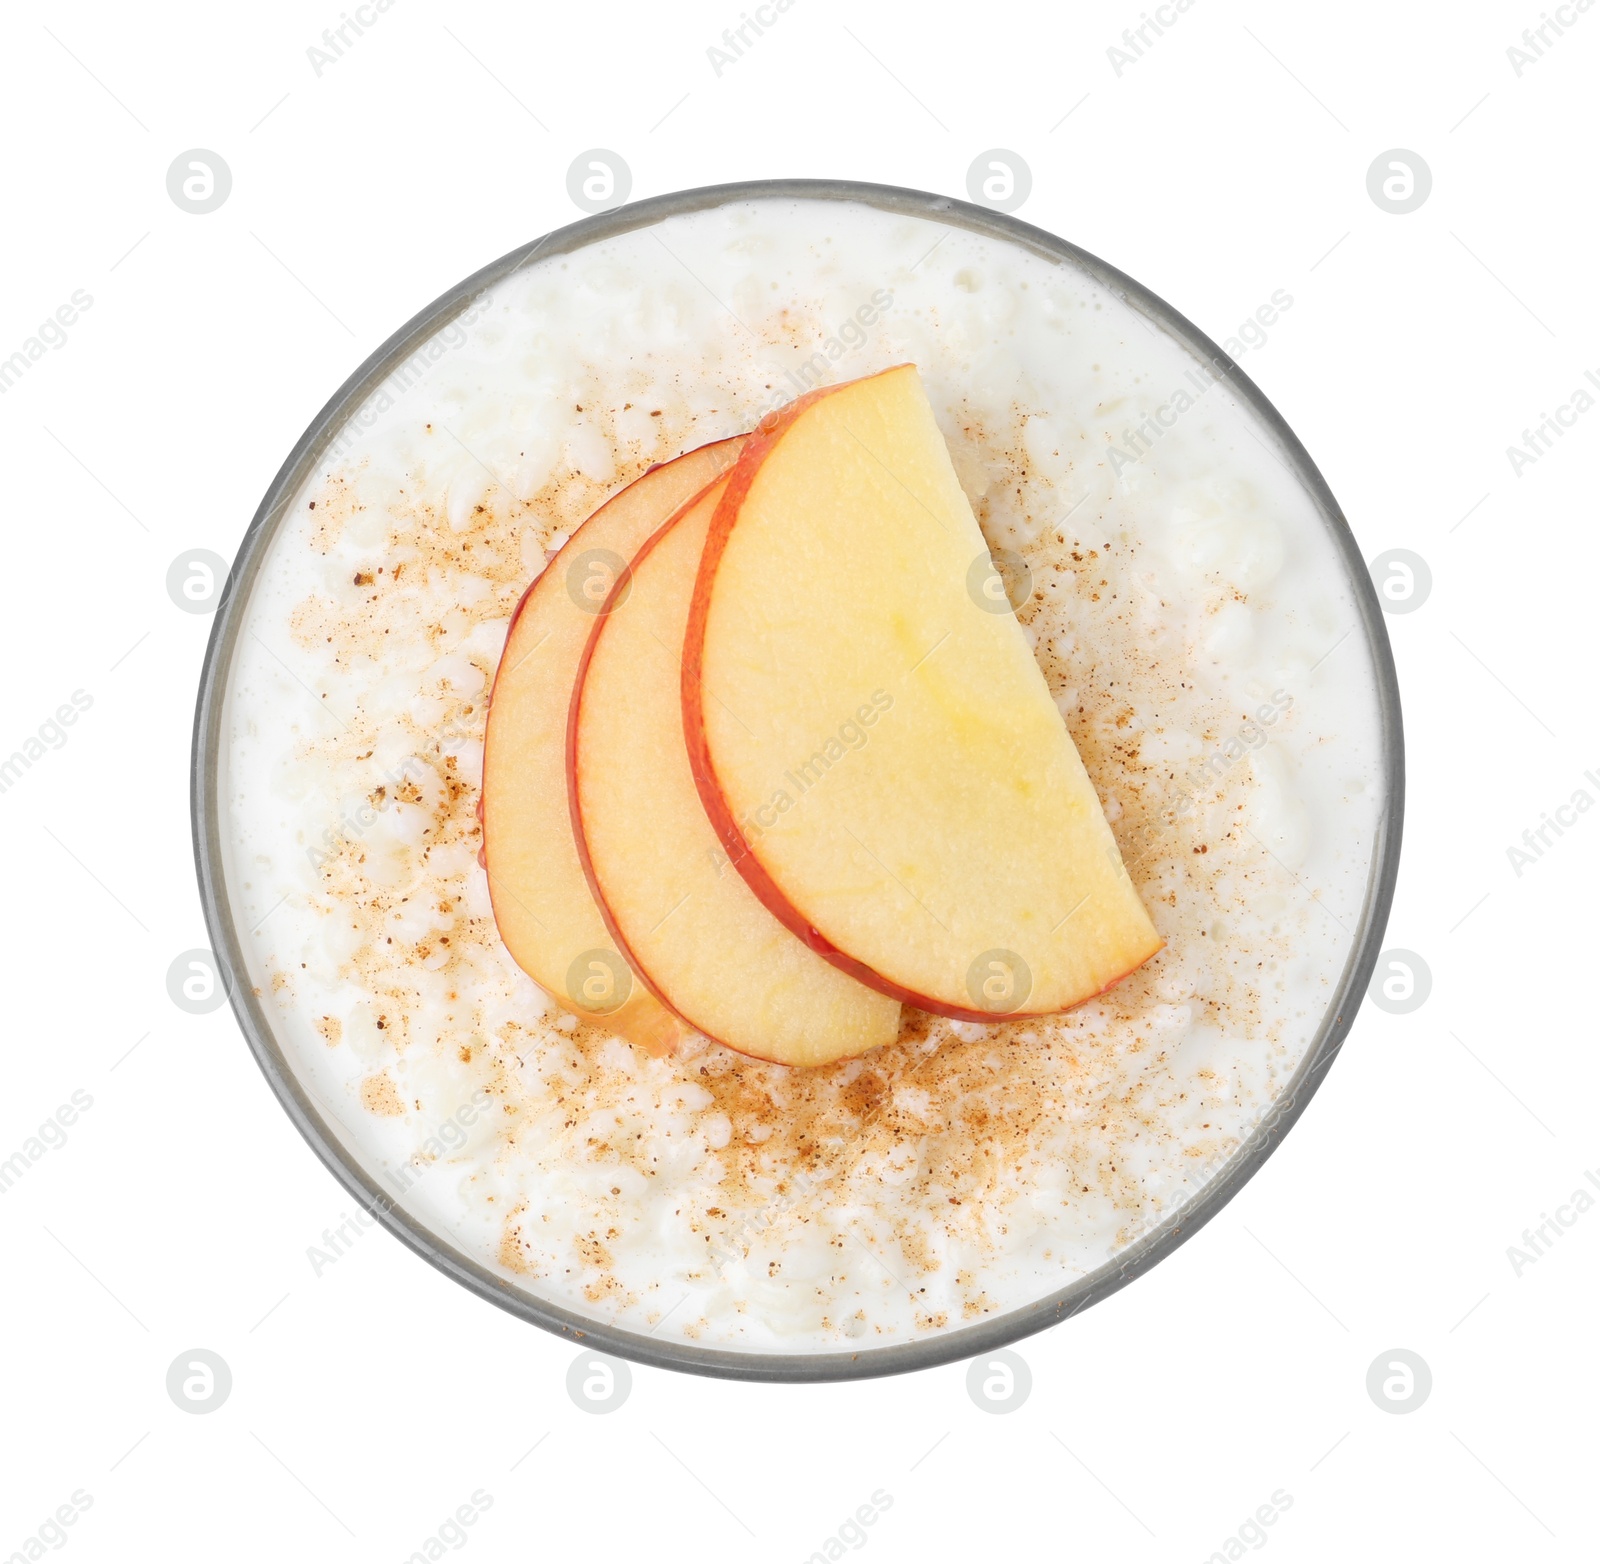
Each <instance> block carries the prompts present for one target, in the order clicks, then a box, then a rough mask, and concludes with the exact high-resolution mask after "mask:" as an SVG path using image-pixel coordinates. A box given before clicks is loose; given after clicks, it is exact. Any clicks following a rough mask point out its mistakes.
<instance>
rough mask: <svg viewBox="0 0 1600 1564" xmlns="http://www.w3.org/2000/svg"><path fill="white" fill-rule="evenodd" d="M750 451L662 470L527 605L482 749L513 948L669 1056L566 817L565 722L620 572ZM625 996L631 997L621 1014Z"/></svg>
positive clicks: (542, 581) (573, 545)
mask: <svg viewBox="0 0 1600 1564" xmlns="http://www.w3.org/2000/svg"><path fill="white" fill-rule="evenodd" d="M742 443H743V441H742V439H732V440H722V441H719V442H717V443H716V444H714V445H707V446H702V447H701V448H700V449H699V450H695V451H690V452H688V453H687V454H686V455H683V456H680V457H678V458H677V459H676V460H675V461H670V462H666V463H664V464H663V465H662V466H659V467H655V468H652V469H651V470H650V471H649V472H647V473H645V474H644V475H643V476H642V477H640V478H639V479H637V480H636V481H635V482H633V483H631V484H630V485H629V486H628V487H627V488H625V489H623V490H622V491H621V492H620V493H619V494H617V495H615V496H613V498H612V499H610V500H609V501H607V503H606V504H604V505H603V506H601V507H600V509H599V510H598V511H596V512H595V513H594V515H593V516H591V517H590V518H589V519H588V521H586V522H585V523H584V524H583V525H582V526H581V527H579V528H578V529H577V531H576V532H574V533H573V535H572V537H571V538H570V539H569V540H568V542H567V544H566V546H565V547H564V548H563V549H562V550H561V552H560V553H559V554H558V555H557V556H556V557H555V559H554V560H553V561H551V563H550V564H549V565H548V566H547V567H546V569H545V571H544V573H543V574H542V575H541V576H540V577H539V578H538V580H536V581H535V582H534V583H533V585H532V586H531V587H530V588H529V589H528V591H527V593H526V594H525V595H524V597H523V599H522V602H521V603H520V604H519V605H518V607H517V612H516V615H515V617H514V618H513V620H512V624H511V630H510V633H509V634H508V636H507V638H506V645H505V650H504V651H503V652H502V654H501V657H500V667H499V671H498V672H497V673H496V675H495V681H494V689H493V692H492V695H491V698H490V705H489V717H488V727H487V731H486V733H485V737H484V761H483V828H484V845H483V861H484V867H485V869H486V870H487V871H488V876H489V895H490V898H491V900H492V901H493V904H494V916H495V923H496V924H497V926H498V927H499V930H500V937H501V939H502V940H503V941H504V942H505V945H506V948H507V950H509V951H510V952H511V955H512V958H513V959H514V960H515V961H516V963H517V965H518V966H520V967H521V968H522V969H523V971H524V972H526V973H527V974H528V976H529V977H531V978H532V979H533V980H534V982H536V983H538V984H539V985H540V986H541V987H542V988H544V989H545V990H546V991H547V992H549V993H550V994H551V995H553V996H554V997H555V998H556V999H557V1001H558V1002H559V1003H560V1004H562V1005H564V1006H570V1007H571V1008H573V1009H574V1010H575V1011H577V1012H578V1013H579V1014H585V1015H589V1016H591V1017H593V1018H594V1019H596V1020H603V1024H604V1025H606V1026H608V1027H609V1028H610V1029H611V1030H613V1031H615V1032H617V1033H618V1034H620V1035H622V1036H626V1037H628V1038H630V1039H631V1040H632V1041H634V1042H636V1043H639V1044H640V1045H641V1046H642V1047H645V1048H647V1049H648V1050H650V1051H651V1052H653V1053H658V1054H659V1053H665V1052H670V1051H671V1049H672V1047H673V1046H674V1045H675V1043H676V1041H677V1040H678V1037H679V1036H680V1035H681V1033H682V1030H683V1028H682V1026H681V1024H680V1023H679V1021H678V1019H677V1017H675V1016H674V1015H673V1014H672V1013H671V1012H670V1011H668V1010H666V1009H665V1008H663V1006H662V1005H661V1004H660V1002H659V1001H658V1000H657V999H656V998H655V997H654V995H652V994H651V993H650V992H649V991H648V989H646V988H644V987H643V986H642V985H640V984H638V983H633V982H631V977H630V975H629V974H628V973H627V972H626V970H625V969H623V968H619V967H618V966H617V965H616V962H617V959H618V958H617V954H616V952H615V949H614V945H613V942H612V939H611V936H610V934H609V933H608V932H607V930H606V926H605V921H604V919H603V918H602V917H601V916H600V910H599V908H598V907H596V906H595V902H594V897H593V896H592V895H591V894H590V892H589V882H588V881H587V880H586V879H585V878H584V873H583V866H582V864H581V863H580V862H579V861H578V849H577V845H576V843H575V842H574V841H573V837H572V823H571V815H570V813H569V810H568V807H567V772H566V753H567V712H568V708H569V706H570V704H571V699H572V690H573V684H574V682H575V680H576V678H577V672H578V663H579V661H580V659H581V658H582V656H583V652H584V648H585V647H586V646H587V645H588V641H589V632H590V631H591V630H593V628H594V625H595V621H596V618H597V616H598V614H599V611H600V609H601V608H602V607H603V605H604V603H605V600H606V597H607V595H608V593H609V591H610V589H611V586H612V584H613V580H614V578H615V576H616V574H617V570H618V567H619V566H620V565H622V564H623V563H624V562H625V561H627V560H629V559H632V558H633V556H634V555H635V554H636V553H637V552H638V550H639V547H640V545H641V544H642V543H643V542H644V541H645V540H646V539H647V538H648V537H649V536H650V535H651V534H652V533H653V532H655V531H656V530H657V529H658V528H659V527H660V526H661V524H662V523H663V522H664V521H665V520H666V519H667V518H668V517H669V516H671V515H672V514H673V513H674V512H675V511H676V510H677V509H678V508H679V507H680V506H681V505H682V504H683V503H684V501H686V500H688V499H690V498H692V497H693V496H694V495H695V494H697V493H699V492H700V491H701V490H702V489H703V488H705V486H706V485H707V484H708V483H710V482H711V481H712V480H713V479H714V478H715V477H716V476H717V475H718V473H720V472H722V471H723V470H724V469H725V468H726V467H727V466H728V464H729V463H730V462H732V461H733V459H734V457H735V456H736V455H737V454H738V452H739V449H740V446H741V445H742ZM608 975H609V979H610V982H609V983H608V982H607V978H608ZM623 988H628V989H630V992H629V993H628V994H627V996H626V998H624V999H623V1001H622V1003H621V1004H620V1005H617V1004H615V1000H616V999H617V997H618V995H619V992H620V990H621V989H623Z"/></svg>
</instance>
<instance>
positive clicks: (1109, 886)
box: [683, 364, 1161, 1020]
mask: <svg viewBox="0 0 1600 1564" xmlns="http://www.w3.org/2000/svg"><path fill="white" fill-rule="evenodd" d="M994 580H995V576H994V567H993V566H992V564H991V563H990V559H989V550H988V546H987V545H986V543H985V542H984V538H983V534H982V532H980V531H979V529H978V524H977V522H976V520H975V519H974V518H973V514H972V510H971V507H970V506H969V505H968V504H967V500H966V496H965V495H964V494H963V493H962V492H961V486H960V484H959V483H958V482H957V480H956V475H955V470H954V468H953V467H952V465H951V461H950V454H949V451H948V450H947V449H946V447H945V442H944V439H943V436H942V435H941V434H940V432H939V427H938V425H937V423H935V421H934V416H933V410H932V408H931V407H930V406H929V405H928V399H927V396H926V394H925V393H924V391H923V389H922V382H921V380H920V379H919V377H918V375H917V371H916V367H915V366H914V365H909V364H907V365H902V366H900V367H898V368H895V369H890V370H887V371H885V372H884V373H882V374H879V375H875V376H872V377H870V378H868V379H865V380H858V381H854V382H851V383H849V384H846V385H842V386H833V387H828V388H825V389H823V390H819V391H815V392H812V393H810V394H809V395H807V396H805V397H802V398H801V399H800V400H799V401H797V402H794V403H791V404H790V406H789V407H787V408H786V409H784V410H783V412H782V413H780V414H776V415H774V416H773V417H771V418H770V419H768V420H765V421H764V422H763V425H762V427H761V428H760V429H759V430H758V431H757V432H756V433H755V434H753V435H751V436H750V438H749V440H748V441H747V442H746V444H745V447H744V449H743V451H742V452H741V453H740V456H739V460H738V462H737V463H736V464H735V466H734V468H733V471H732V472H731V473H730V474H729V475H728V480H727V484H726V487H725V489H724V492H723V495H722V499H721V500H720V501H719V503H718V506H717V513H716V516H715V518H714V519H713V521H712V525H711V530H710V533H709V535H708V537H707V540H706V547H705V551H704V554H703V557H702V559H701V562H700V571H699V576H698V579H697V580H696V583H695V593H694V605H693V609H692V611H691V613H690V618H689V624H688V628H687V632H686V637H685V643H684V654H683V704H684V732H685V737H686V741H687V745H688V749H689V754H690V758H691V763H692V765H693V768H694V773H695V781H696V785H697V787H698V788H699V792H700V796H701V799H702V801H703V802H704V805H705V809H706V813H707V814H708V816H709V817H710V819H711V821H712V823H713V825H714V826H715V827H716V829H717V832H718V835H719V836H720V838H721V839H722V842H723V845H724V848H725V849H726V851H727V853H728V855H729V857H730V858H731V859H732V860H733V861H734V863H735V864H736V865H737V866H738V869H739V872H740V873H741V874H742V875H743V877H744V878H745V880H746V882H747V883H748V884H749V885H750V888H751V889H752V890H753V891H754V892H755V893H756V895H757V896H758V897H760V899H761V901H762V902H763V903H764V904H765V905H766V906H767V907H768V908H769V909H770V910H771V911H772V913H773V914H774V916H776V917H777V918H779V919H780V920H781V921H782V922H784V923H785V924H786V925H787V926H788V927H789V928H790V929H791V930H792V931H793V932H794V933H795V934H797V935H798V936H799V937H800V938H802V939H804V940H806V941H807V942H808V943H809V944H810V945H811V947H812V948H813V949H814V950H817V951H819V952H820V953H821V954H823V955H824V956H826V957H827V958H828V959H829V960H830V961H832V962H833V963H835V964H836V965H837V966H839V967H840V968H842V969H843V970H844V971H846V972H849V973H851V974H853V975H854V976H856V977H858V978H860V979H861V980H862V981H863V982H865V983H869V984H871V985H873V986H874V987H876V988H878V989H879V990H881V991H882V992H883V993H885V994H890V995H893V996H894V997H895V998H897V999H900V1000H902V1001H904V1002H906V1003H908V1004H913V1005H917V1006H919V1007H921V1008H922V1009H925V1010H931V1011H934V1012H936V1013H938V1014H940V1015H946V1016H952V1017H956V1018H958V1019H962V1020H987V1019H993V1018H994V1017H995V1016H997V1015H1043V1014H1048V1013H1051V1012H1054V1011H1059V1010H1064V1009H1066V1008H1068V1007H1069V1006H1071V1005H1075V1004H1077V1003H1078V1002H1079V1001H1081V1000H1084V999H1087V998H1089V997H1090V996H1091V995H1094V994H1098V993H1100V992H1102V991H1103V990H1104V989H1106V988H1108V987H1110V985H1111V984H1113V983H1115V982H1116V981H1117V980H1118V979H1119V978H1121V977H1123V976H1125V975H1126V974H1127V973H1128V972H1130V971H1131V970H1132V969H1133V968H1135V967H1137V966H1138V965H1139V964H1140V963H1141V962H1143V961H1145V960H1147V959H1148V958H1149V957H1150V956H1152V955H1154V954H1155V952H1156V951H1157V950H1158V949H1160V947H1161V941H1160V939H1159V938H1158V937H1157V935H1156V932H1155V929H1154V928H1153V926H1152V925H1151V922H1150V919H1149V917H1148V916H1147V914H1146V913H1145V910H1144V908H1143V906H1142V905H1141V904H1140V901H1139V897H1138V895H1137V893H1136V892H1135V890H1134V888H1133V885H1132V882H1131V881H1130V880H1129V878H1128V874H1127V871H1126V870H1125V869H1124V867H1123V864H1122V859H1121V857H1120V855H1119V853H1118V851H1117V844H1116V841H1115V839H1114V838H1113V837H1112V834H1111V830H1110V827H1109V826H1108V825H1107V824H1106V820H1105V816H1104V814H1103V813H1102V811H1101V808H1100V802H1099V799H1098V798H1097V797H1096V795H1095V791H1094V788H1093V786H1092V785H1091V783H1090V781H1089V778H1088V776H1087V774H1086V773H1085V771H1084V769H1083V763H1082V761H1081V760H1080V759H1079V758H1078V752H1077V749H1076V747H1075V746H1074V744H1073V742H1072V738H1071V735H1070V734H1069V733H1068V732H1067V730H1066V728H1065V726H1064V725H1063V723H1062V719H1061V714H1060V713H1059V712H1058V711H1057V710H1056V708H1055V705H1054V703H1053V702H1052V701H1051V699H1050V694H1049V691H1048V690H1047V689H1046V687H1045V681H1044V676H1043V675H1042V674H1041V672H1040V671H1039V666H1038V664H1037V663H1036V662H1035V660H1034V657H1033V653H1032V651H1031V649H1030V648H1029V646H1028V643H1027V640H1026V639H1025V637H1024V635H1023V631H1022V627H1021V625H1019V624H1018V622H1017V620H1016V618H1015V616H1014V614H1013V613H1012V612H1011V605H1010V604H1009V603H1008V602H1007V601H1006V598H1005V596H1004V594H1003V593H1001V594H999V595H996V594H994V593H993V592H992V591H990V590H988V588H990V587H992V585H993V583H994ZM997 604H998V608H999V610H1000V611H999V612H996V611H995V608H996V605H997Z"/></svg>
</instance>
